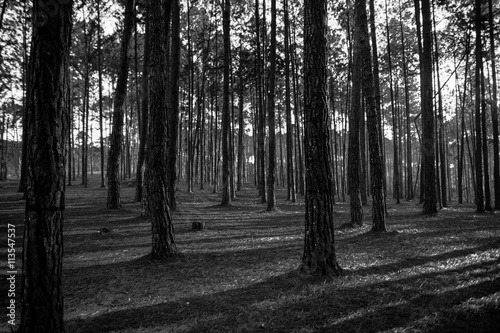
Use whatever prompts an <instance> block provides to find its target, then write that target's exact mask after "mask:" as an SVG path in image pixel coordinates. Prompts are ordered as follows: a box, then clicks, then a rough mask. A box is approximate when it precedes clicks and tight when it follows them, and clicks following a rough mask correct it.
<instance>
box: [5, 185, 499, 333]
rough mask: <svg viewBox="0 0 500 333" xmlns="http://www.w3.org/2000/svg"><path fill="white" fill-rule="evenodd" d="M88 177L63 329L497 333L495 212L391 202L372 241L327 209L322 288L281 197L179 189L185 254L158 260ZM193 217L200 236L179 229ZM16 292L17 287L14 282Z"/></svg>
mask: <svg viewBox="0 0 500 333" xmlns="http://www.w3.org/2000/svg"><path fill="white" fill-rule="evenodd" d="M90 181H91V182H90V184H89V187H88V188H84V187H83V186H81V185H76V186H71V187H67V207H66V211H65V222H64V266H63V267H64V268H63V279H64V280H63V284H64V287H63V289H64V309H65V322H66V330H67V332H71V333H78V332H82V333H83V332H95V333H103V332H127V333H130V332H255V331H259V332H439V333H444V332H474V333H478V332H500V215H499V214H498V213H497V214H492V213H487V214H476V213H475V210H474V207H473V206H472V205H456V204H453V205H451V207H449V208H446V209H442V210H440V211H439V214H438V215H436V216H433V217H426V216H423V215H422V214H421V213H420V212H421V208H422V207H421V206H420V205H417V202H416V201H410V202H408V201H402V203H401V204H399V205H396V204H394V203H392V201H393V200H389V207H388V212H389V217H388V227H389V229H390V232H388V233H384V234H373V233H371V232H370V223H371V218H370V215H371V214H370V208H369V207H364V212H365V226H364V227H361V228H357V229H352V228H345V227H341V226H342V225H343V224H344V223H346V222H348V221H349V205H348V204H347V203H344V202H342V203H338V204H337V205H336V207H335V209H336V213H335V216H336V219H335V226H336V251H337V257H338V261H339V263H340V265H341V266H342V267H343V268H344V269H345V275H344V276H342V277H336V278H327V279H320V278H312V277H307V276H304V275H302V274H300V272H298V270H297V268H298V267H299V264H300V259H301V254H302V245H303V232H304V226H303V224H304V202H303V198H300V197H299V199H298V202H297V203H291V202H289V201H286V200H285V194H286V192H285V191H284V190H283V189H282V188H278V191H277V206H278V210H277V211H276V212H271V213H270V212H266V211H265V208H266V205H265V204H262V203H260V201H259V199H258V198H257V196H256V191H255V189H254V188H253V187H250V186H248V187H246V188H244V190H243V191H241V192H238V193H237V196H238V198H237V200H236V201H234V202H233V203H232V204H231V206H229V207H221V206H220V205H219V202H220V194H217V193H216V194H214V193H212V190H213V188H212V187H211V186H210V187H207V189H205V190H198V189H196V190H195V192H194V193H191V194H190V193H186V191H185V186H182V185H183V184H181V188H180V190H179V191H178V192H177V198H178V199H177V202H178V206H179V210H178V211H177V212H175V213H174V214H173V219H174V224H175V234H176V242H177V246H178V249H179V250H180V251H182V253H183V255H184V257H183V259H182V260H177V261H172V262H157V261H152V260H151V259H150V258H149V256H148V254H149V252H150V246H151V234H150V233H151V229H150V224H149V222H148V220H147V219H145V218H143V217H140V204H138V203H135V202H133V197H134V187H133V186H132V184H130V183H129V182H128V181H124V182H123V183H122V189H121V191H122V192H121V193H122V205H123V208H122V209H120V210H116V211H111V210H108V209H106V208H105V203H106V189H103V188H99V177H98V176H92V177H91V178H90ZM196 188H198V186H196ZM16 189H17V183H16V182H0V236H1V251H0V256H1V257H0V259H1V261H0V263H1V267H2V268H1V269H2V271H1V274H2V277H1V282H0V287H1V296H0V306H1V309H2V310H1V311H0V314H1V325H0V331H2V330H5V329H7V323H6V321H7V319H6V318H7V317H6V316H5V314H4V311H5V309H6V305H7V302H8V300H7V297H5V295H6V294H7V291H6V287H7V282H6V277H5V275H6V274H7V273H6V271H7V270H6V269H5V267H6V261H7V249H6V243H7V242H6V238H7V236H6V226H7V224H8V223H11V224H14V225H16V251H18V252H17V267H18V269H19V271H20V270H21V269H20V267H21V253H20V252H21V249H22V245H21V244H22V224H23V216H24V201H22V200H21V197H22V196H21V195H20V194H19V193H16ZM193 221H205V222H206V229H205V230H203V231H201V232H193V231H191V222H193ZM102 228H107V229H109V232H105V233H103V232H100V230H101V229H102ZM16 284H17V285H16V289H17V291H20V276H19V275H18V279H17V281H16ZM19 296H20V292H18V293H17V294H16V299H17V301H18V302H19V301H20V299H19V298H20V297H19ZM18 304H20V303H18ZM19 316H20V311H19V308H17V318H16V320H17V321H18V319H19ZM9 331H10V330H9Z"/></svg>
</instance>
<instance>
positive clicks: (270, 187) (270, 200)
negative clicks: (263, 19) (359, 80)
mask: <svg viewBox="0 0 500 333" xmlns="http://www.w3.org/2000/svg"><path fill="white" fill-rule="evenodd" d="M269 63H270V67H269V81H268V95H267V103H268V104H267V109H268V121H269V163H268V171H267V209H266V210H267V211H273V210H275V209H276V207H275V204H276V195H275V193H274V187H275V182H276V115H275V113H276V112H275V109H276V107H275V105H274V98H275V90H276V87H275V83H276V0H271V47H270V50H269Z"/></svg>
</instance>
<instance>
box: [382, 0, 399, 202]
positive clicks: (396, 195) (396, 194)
mask: <svg viewBox="0 0 500 333" xmlns="http://www.w3.org/2000/svg"><path fill="white" fill-rule="evenodd" d="M388 16H389V15H388V9H387V0H386V1H385V28H386V35H387V40H388V41H389V42H388V43H387V57H388V59H389V90H390V94H391V112H392V133H393V135H392V143H393V154H394V155H393V156H394V166H393V171H394V172H393V185H394V187H393V188H394V198H395V199H396V203H397V204H399V203H400V201H399V199H400V197H401V193H400V188H401V186H400V184H399V154H398V152H399V150H398V134H397V130H398V126H397V120H396V110H395V106H394V89H393V74H392V58H391V43H390V33H389V18H388ZM396 85H397V83H396Z"/></svg>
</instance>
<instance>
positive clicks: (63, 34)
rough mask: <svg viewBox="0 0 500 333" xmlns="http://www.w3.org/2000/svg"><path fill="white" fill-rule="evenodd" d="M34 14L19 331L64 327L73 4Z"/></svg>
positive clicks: (54, 330) (54, 331)
mask: <svg viewBox="0 0 500 333" xmlns="http://www.w3.org/2000/svg"><path fill="white" fill-rule="evenodd" d="M41 12H42V8H41V5H40V3H39V2H37V1H35V2H34V3H33V14H34V15H35V21H34V22H33V23H34V27H33V34H32V44H31V45H32V50H31V59H32V62H31V63H30V71H29V73H30V83H29V85H30V88H29V89H28V91H29V95H28V99H29V101H30V102H29V106H30V109H29V112H28V115H29V116H28V128H29V132H28V133H29V134H30V135H29V136H28V140H29V144H28V151H27V156H28V158H27V163H28V164H27V179H26V180H27V200H26V211H25V213H26V216H25V225H24V249H23V280H22V294H23V296H22V299H23V306H22V313H21V325H20V327H19V332H26V333H28V332H29V333H32V332H52V333H57V332H64V323H63V293H62V281H61V280H62V256H63V240H62V226H63V220H64V219H63V211H64V206H65V200H64V195H65V193H64V192H65V184H64V180H65V167H66V162H65V153H66V134H67V130H66V126H67V125H68V124H67V119H68V118H67V112H68V100H67V97H68V95H67V89H68V83H69V48H70V41H71V23H72V22H71V19H72V8H71V5H70V4H69V5H59V6H57V7H56V8H55V13H53V15H51V16H50V17H49V18H48V20H47V21H44V22H41V21H37V20H36V18H37V17H39V16H38V15H39V14H40V13H41Z"/></svg>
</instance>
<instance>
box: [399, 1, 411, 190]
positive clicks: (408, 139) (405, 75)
mask: <svg viewBox="0 0 500 333" xmlns="http://www.w3.org/2000/svg"><path fill="white" fill-rule="evenodd" d="M402 11H403V9H402V8H401V0H399V27H400V30H401V47H402V49H403V52H402V53H403V54H402V60H403V80H404V89H405V115H406V199H407V200H411V199H413V170H412V154H411V126H410V123H411V119H410V91H409V87H408V64H407V63H406V46H405V34H404V29H403V15H402Z"/></svg>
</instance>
